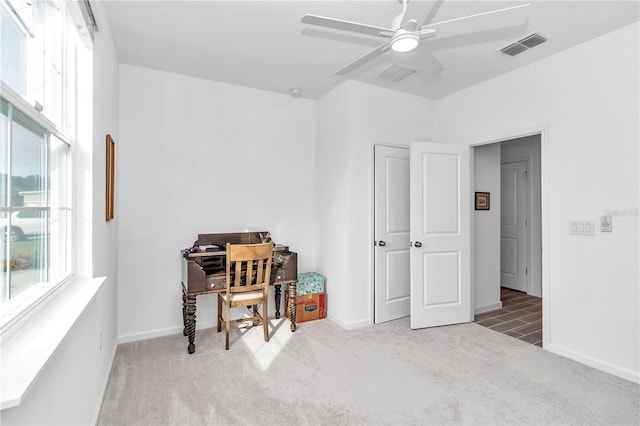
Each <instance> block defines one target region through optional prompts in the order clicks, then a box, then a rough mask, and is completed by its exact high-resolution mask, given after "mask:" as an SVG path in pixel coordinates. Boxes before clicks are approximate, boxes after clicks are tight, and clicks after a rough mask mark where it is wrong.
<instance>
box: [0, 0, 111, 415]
mask: <svg viewBox="0 0 640 426" xmlns="http://www.w3.org/2000/svg"><path fill="white" fill-rule="evenodd" d="M92 7H93V9H94V14H95V16H96V19H97V21H98V23H99V26H100V32H99V33H96V38H95V43H94V47H93V82H94V89H95V90H94V92H93V94H91V93H87V92H86V91H83V92H82V93H80V95H79V96H80V97H81V98H83V99H85V100H88V102H89V103H88V105H87V104H85V105H84V106H83V108H85V110H84V111H80V112H81V113H82V112H87V111H91V101H92V100H93V105H94V108H93V114H92V117H91V114H90V116H89V117H83V119H86V120H87V121H88V122H91V121H92V122H93V130H91V128H90V126H89V129H88V130H89V134H88V135H85V136H86V138H84V139H83V140H79V141H78V143H77V145H74V148H73V150H74V151H75V152H74V154H76V156H75V159H76V161H77V164H76V167H77V172H78V176H79V177H78V179H80V180H81V182H80V185H79V188H80V190H79V191H74V196H75V197H76V198H77V199H76V204H75V206H76V212H75V214H76V220H77V221H78V224H77V225H78V229H81V230H83V231H81V232H84V233H88V234H85V235H84V236H83V237H82V241H83V242H86V244H88V246H85V251H87V252H88V253H91V254H92V257H90V258H88V259H86V258H83V256H82V253H80V254H81V255H80V256H78V259H79V260H80V261H82V264H77V265H76V270H77V272H78V274H77V275H79V276H81V277H87V276H98V275H101V276H106V277H107V278H106V280H105V282H104V284H103V285H102V287H101V288H100V290H99V291H98V292H97V293H96V295H95V296H94V297H93V299H92V301H91V302H90V303H89V304H88V305H87V307H86V308H85V309H84V311H83V313H82V314H81V315H80V317H79V318H78V319H77V321H76V322H75V324H74V325H73V327H72V328H71V330H70V331H69V333H68V334H67V335H66V336H65V338H64V339H63V341H62V342H61V344H60V345H59V347H58V348H57V350H56V352H55V353H54V354H53V356H52V357H51V358H50V359H49V361H48V363H47V365H46V366H45V367H44V369H43V371H42V372H41V375H40V376H39V377H38V378H37V380H36V382H35V383H34V385H33V387H32V388H31V389H30V390H29V392H28V393H27V395H26V397H25V399H24V400H23V402H22V404H21V405H19V406H17V407H14V408H10V409H7V410H3V411H2V413H1V416H2V423H3V424H7V425H8V424H38V425H45V424H52V425H61V424H65V425H72V424H77V425H86V424H92V423H95V421H96V420H97V415H98V413H99V409H100V404H101V402H102V395H103V392H104V389H105V387H106V384H107V379H108V377H109V373H110V370H111V363H112V360H113V356H114V354H115V348H116V342H117V340H116V278H115V275H116V274H115V270H116V264H115V259H116V254H115V250H116V238H117V236H116V230H115V224H114V223H109V224H107V223H105V221H104V175H103V174H104V164H105V163H104V161H105V159H104V151H105V146H104V143H105V142H104V140H105V134H106V133H111V134H112V135H114V136H117V129H118V114H117V108H118V92H117V87H118V62H117V58H116V54H115V49H114V46H113V43H112V40H111V33H110V30H109V25H108V21H107V19H106V15H105V13H104V10H103V6H102V5H101V4H100V3H99V2H93V3H92ZM84 77H86V76H84ZM89 87H90V86H89ZM85 124H86V123H85ZM85 129H86V128H85ZM116 140H117V138H116ZM77 151H82V153H81V155H77V154H78V152H77ZM82 188H84V189H82Z"/></svg>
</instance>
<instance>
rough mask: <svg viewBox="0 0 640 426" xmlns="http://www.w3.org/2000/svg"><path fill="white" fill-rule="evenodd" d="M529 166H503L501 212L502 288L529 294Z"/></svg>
mask: <svg viewBox="0 0 640 426" xmlns="http://www.w3.org/2000/svg"><path fill="white" fill-rule="evenodd" d="M526 173H527V162H526V161H518V162H514V163H503V164H502V171H501V179H500V182H501V194H500V195H501V197H500V198H501V210H500V285H501V286H503V287H506V288H510V289H513V290H519V291H524V292H526V291H527V276H526V270H527V245H526V219H527V215H526V207H527V200H526V196H527V194H526V192H527V189H526Z"/></svg>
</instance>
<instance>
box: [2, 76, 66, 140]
mask: <svg viewBox="0 0 640 426" xmlns="http://www.w3.org/2000/svg"><path fill="white" fill-rule="evenodd" d="M0 96H2V97H3V98H5V99H6V100H7V101H8V102H9V103H11V104H13V105H14V106H15V107H16V108H17V109H18V110H19V111H20V112H21V113H23V114H24V115H26V116H27V117H29V118H30V119H32V120H33V121H35V122H36V123H37V124H38V125H39V126H42V127H43V128H44V129H45V130H47V131H48V132H49V133H51V134H52V135H54V136H55V137H57V138H58V139H60V140H61V141H62V142H64V143H66V144H67V145H70V146H72V145H73V142H74V139H73V138H71V137H69V136H68V135H66V134H65V133H64V132H63V131H62V130H61V129H60V128H58V127H57V126H56V125H55V124H54V123H53V121H51V120H49V119H48V118H47V116H46V115H44V114H43V113H41V112H40V111H38V110H36V109H35V107H34V106H33V105H31V104H30V103H29V102H28V101H27V100H26V99H25V98H23V97H22V96H20V95H19V94H18V93H16V92H15V91H14V90H13V89H12V88H11V87H9V86H8V85H7V84H5V82H4V81H2V80H0Z"/></svg>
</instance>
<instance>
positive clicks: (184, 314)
mask: <svg viewBox="0 0 640 426" xmlns="http://www.w3.org/2000/svg"><path fill="white" fill-rule="evenodd" d="M182 326H183V327H184V328H183V329H182V334H183V335H185V336H186V335H187V294H186V293H185V292H184V288H183V289H182Z"/></svg>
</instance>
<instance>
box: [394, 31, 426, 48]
mask: <svg viewBox="0 0 640 426" xmlns="http://www.w3.org/2000/svg"><path fill="white" fill-rule="evenodd" d="M418 46H420V33H419V32H418V31H407V30H405V29H404V28H400V29H399V30H398V31H396V34H395V35H394V36H393V38H391V49H393V50H394V51H395V52H411V51H412V50H414V49H415V48H417V47H418Z"/></svg>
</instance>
